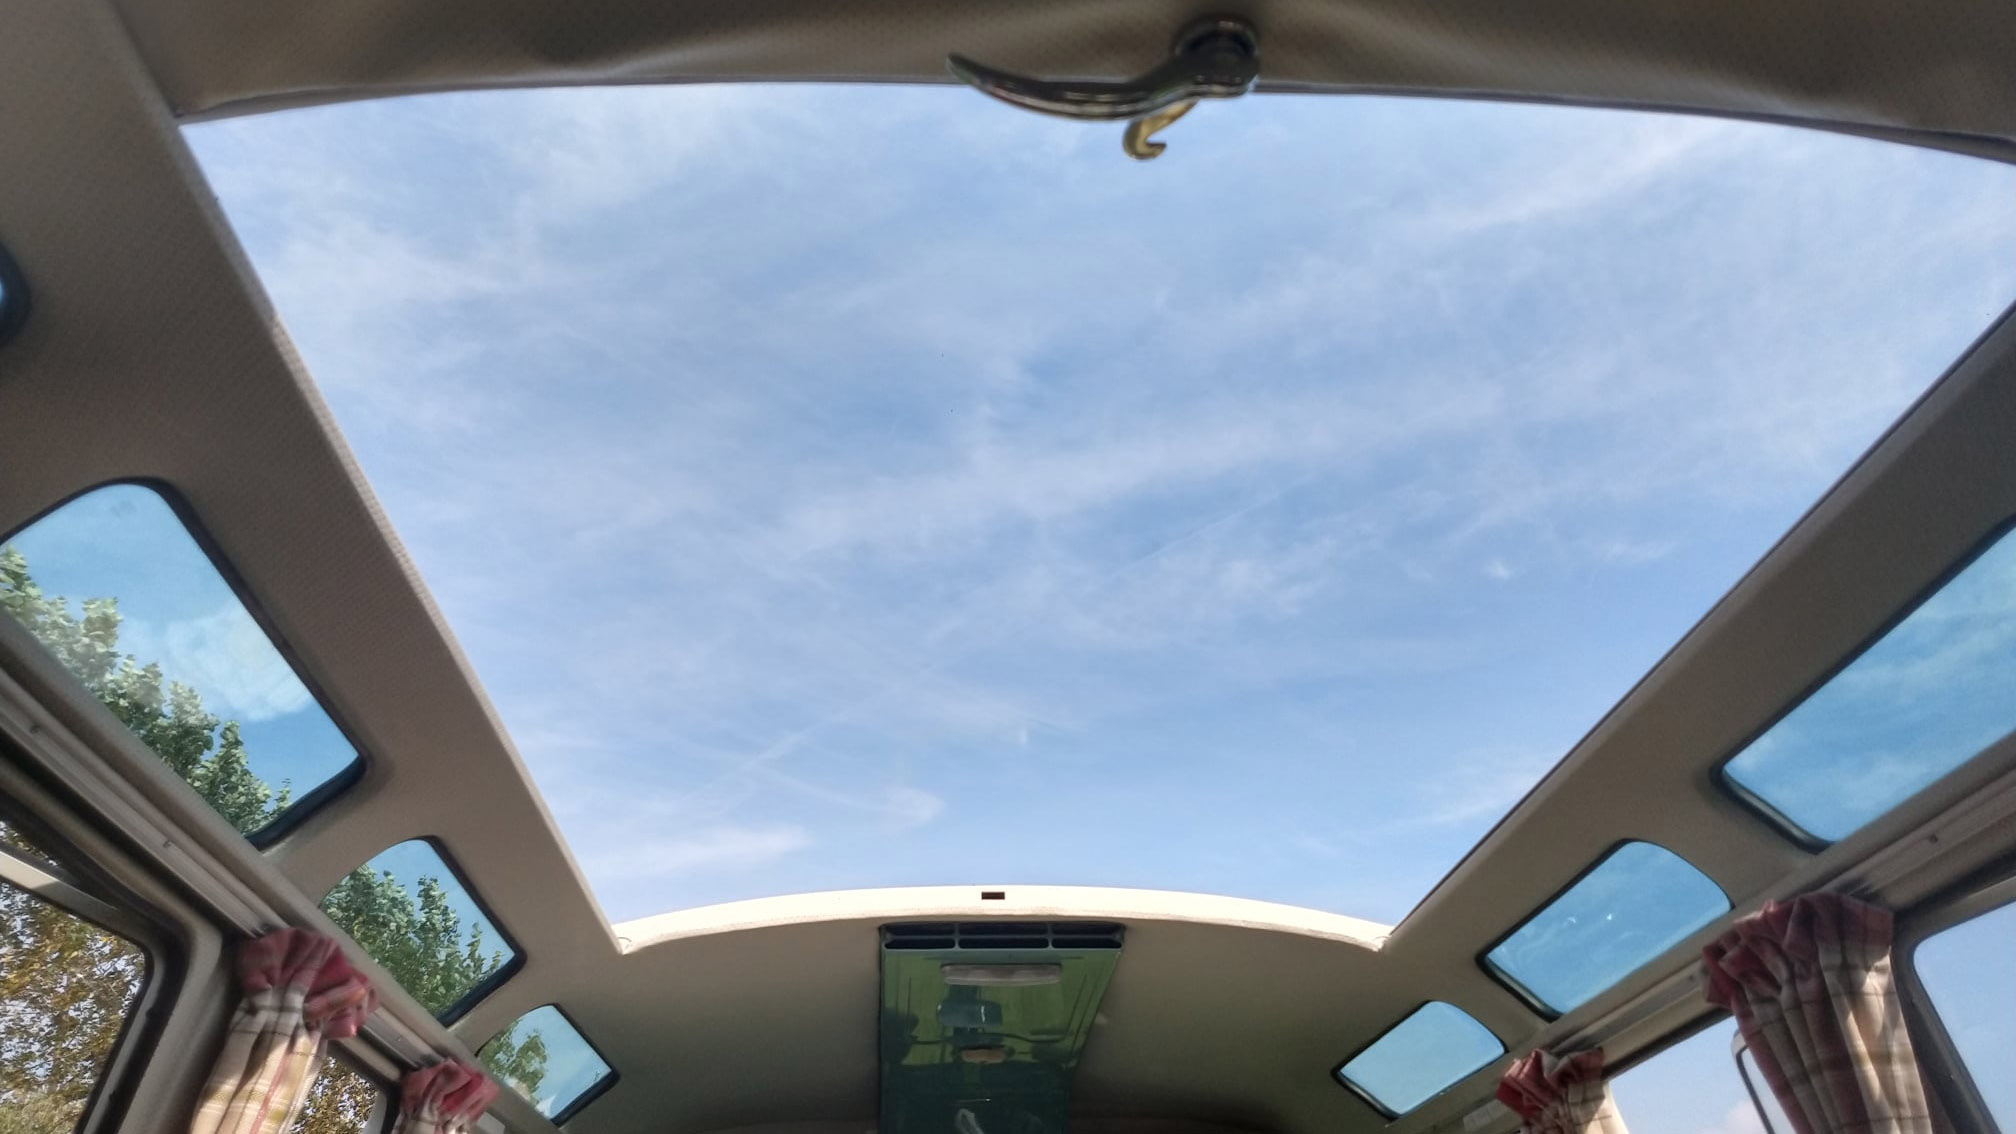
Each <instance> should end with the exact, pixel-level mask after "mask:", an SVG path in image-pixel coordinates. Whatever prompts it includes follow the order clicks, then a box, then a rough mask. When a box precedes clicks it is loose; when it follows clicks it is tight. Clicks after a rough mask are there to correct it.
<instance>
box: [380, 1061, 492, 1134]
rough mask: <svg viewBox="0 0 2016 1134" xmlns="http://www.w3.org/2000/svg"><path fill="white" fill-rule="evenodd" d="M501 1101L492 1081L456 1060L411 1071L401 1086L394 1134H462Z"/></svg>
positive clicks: (393, 1129)
mask: <svg viewBox="0 0 2016 1134" xmlns="http://www.w3.org/2000/svg"><path fill="white" fill-rule="evenodd" d="M496 1097H497V1084H496V1083H494V1082H492V1081H491V1080H490V1077H489V1076H487V1075H485V1074H483V1072H481V1071H478V1070H477V1069H475V1068H474V1067H471V1066H469V1065H468V1064H467V1063H463V1062H460V1061H456V1060H451V1061H449V1062H447V1063H436V1064H435V1065H433V1066H432V1067H422V1068H421V1069H419V1070H418V1071H410V1072H408V1073H407V1075H406V1078H405V1079H404V1080H403V1081H401V1082H400V1084H399V1124H398V1125H397V1126H394V1127H393V1128H392V1134H462V1132H463V1131H465V1130H468V1129H469V1128H470V1127H471V1126H473V1125H475V1122H476V1119H477V1118H478V1117H479V1116H481V1115H482V1113H483V1112H484V1111H485V1110H488V1109H489V1107H490V1103H491V1101H492V1100H493V1099H495V1098H496Z"/></svg>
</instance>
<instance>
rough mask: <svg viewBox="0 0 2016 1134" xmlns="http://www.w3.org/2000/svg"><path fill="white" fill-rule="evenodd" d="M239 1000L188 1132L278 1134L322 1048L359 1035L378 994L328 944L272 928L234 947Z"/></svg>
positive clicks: (288, 1121) (307, 932) (300, 932)
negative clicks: (222, 1047) (236, 949)
mask: <svg viewBox="0 0 2016 1134" xmlns="http://www.w3.org/2000/svg"><path fill="white" fill-rule="evenodd" d="M236 960H237V963H238V984H239V987H240V988H241V989H242V990H243V996H244V998H243V999H242V1000H240V1001H239V1002H238V1011H237V1012H236V1014H234V1015H233V1016H232V1019H231V1032H230V1034H229V1035H228V1036H226V1037H225V1039H224V1050H222V1051H220V1052H218V1053H217V1064H216V1067H215V1068H214V1069H213V1070H212V1071H211V1072H210V1080H209V1082H207V1083H206V1084H204V1087H203V1097H202V1101H201V1102H200V1103H199V1104H198V1105H197V1108H196V1118H195V1121H193V1122H191V1123H190V1124H189V1129H190V1132H191V1134H277V1132H279V1131H282V1130H285V1129H287V1127H288V1126H289V1125H291V1124H292V1123H293V1121H294V1115H295V1112H297V1111H298V1110H300V1108H301V1100H302V1099H303V1098H304V1097H306V1095H307V1093H308V1084H309V1081H310V1080H312V1079H313V1078H314V1077H315V1066H316V1064H317V1063H318V1062H320V1061H321V1058H322V1048H323V1044H324V1042H325V1041H327V1040H331V1039H345V1038H347V1037H350V1036H354V1035H356V1034H357V1028H358V1026H359V1025H360V1024H362V1023H363V1022H364V1017H366V1016H368V1015H370V1014H371V1010H372V1009H373V1008H375V1007H377V1006H378V994H377V993H376V992H374V991H373V990H372V988H371V982H370V981H368V980H365V979H364V977H363V976H361V975H360V974H358V973H357V972H356V971H355V970H354V969H352V968H351V967H350V962H349V961H347V960H345V959H344V957H343V950H342V949H340V948H338V947H337V945H336V942H335V940H334V939H332V938H329V937H324V936H323V935H322V934H319V933H315V932H312V931H310V930H306V929H292V928H290V929H276V930H274V931H273V932H271V933H268V934H267V935H265V936H264V937H260V938H256V939H254V940H251V941H247V942H245V943H244V944H242V945H240V946H238V955H237V958H236Z"/></svg>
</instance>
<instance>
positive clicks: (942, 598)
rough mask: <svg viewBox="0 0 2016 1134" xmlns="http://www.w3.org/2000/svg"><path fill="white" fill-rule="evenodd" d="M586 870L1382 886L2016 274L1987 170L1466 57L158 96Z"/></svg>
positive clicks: (1391, 908)
mask: <svg viewBox="0 0 2016 1134" xmlns="http://www.w3.org/2000/svg"><path fill="white" fill-rule="evenodd" d="M188 137H189V139H190V140H191V142H192V143H193V145H194V147H195V149H196V151H197V154H198V156H199V158H200V159H201V161H202V163H203V165H204V168H205V170H206V172H207V174H208V175H209V177H210V179H211V181H212V183H213V185H214V187H215V188H216V190H217V192H218V193H219V195H220V197H221V199H222V201H223V204H224V206H225V209H226V211H227V213H228V214H229V216H230V217H231V220H232V223H233V224H234V226H235V227H236V229H237V231H238V233H239V236H240V237H241V239H242V240H243V241H244V242H245V244H246V246H247V248H248V250H249V252H250V254H251V257H252V260H253V262H254V264H255V265H256V266H257V268H258V269H259V271H260V274H261V276H262V277H263V279H264V281H265V283H266V286H267V287H268V289H269V290H270V291H271V293H272V295H273V298H274V301H275V304H276V306H277V308H278V310H279V312H280V314H281V316H282V318H283V319H284V321H285V323H286V326H287V328H288V331H289V333H290V334H291V335H292V336H293V337H294V339H295V340H296V341H297V343H298V344H299V346H300V348H301V350H302V353H303V356H304V358H305V360H306V362H307V364H308V366H309V368H310V370H311V371H312V372H313V373H314V375H315V376H316V379H317V381H318V383H319V384H320V386H321V388H322V390H323V393H324V395H325V396H326V397H327V398H328V399H329V401H330V403H331V405H332V407H333V409H334V411H335V414H336V417H337V419H338V421H339V422H340V423H341V424H342V426H343V429H344V431H345V433H346V435H347V437H348V439H349V440H350V442H351V444H352V445H353V446H354V447H355V449H356V452H357V456H358V459H359V461H360V463H361V465H362V467H363V469H364V471H365V472H366V474H367V475H368V476H369V477H370V478H371V481H372V484H373V486H374V487H375V489H376V490H377V492H378V493H379V495H380V496H381V498H382V500H383V502H384V504H385V507H386V509H387V511H388V512H389V513H390V515H391V517H392V519H393V521H394V523H395V525H396V526H397V528H398V529H399V531H400V533H401V535H402V536H403V538H404V539H405V541H406V542H407V544H408V546H409V548H410V549H411V551H412V554H413V556H414V558H415V560H416V561H417V563H418V565H419V567H420V569H421V571H422V573H423V575H424V576H425V578H426V579H427V581H428V583H429V585H430V587H431V589H432V591H433V593H434V595H435V597H436V598H437V599H438V601H439V603H440V605H441V607H442V608H443V610H444V611H445V613H446V615H447V617H448V620H449V622H450V624H451V625H452V626H453V627H454V628H455V630H456V633H457V634H458V636H459V637H460V639H461V642H462V644H463V646H464V647H465V648H466V650H467V651H468V654H469V656H470V657H471V659H472V660H473V662H474V664H475V667H476V670H477V671H478V673H479V674H480V675H481V677H482V678H483V680H484V682H485V683H486V685H487V687H488V689H489V691H490V693H491V695H492V697H493V698H494V699H495V701H496V702H497V705H498V708H499V711H500V712H501V714H502V716H503V718H504V720H505V722H506V723H507V725H508V726H509V728H510V730H511V733H512V736H513V738H514V740H515V741H516V743H517V745H518V746H519V748H520V749H521V750H522V752H523V753H524V756H525V758H526V760H527V762H528V764H529V765H530V767H531V769H532V771H533V774H534V776H535V778H536V779H537V781H538V783H539V786H540V788H541V790H542V792H543V793H544V794H545V796H546V797H547V799H548V800H549V801H550V803H551V805H552V806H553V808H554V811H555V813H556V815H557V817H558V820H559V822H560V825H561V827H562V829H563V830H564V831H565V833H566V835H567V837H568V839H569V842H570V843H571V844H572V847H573V849H574V852H575V854H576V856H577V857H578V858H579V860H580V861H581V863H582V865H583V867H584V869H585V870H586V873H587V875H588V877H589V879H590V881H591V882H592V883H593V885H594V886H595V888H596V891H597V893H598V896H599V897H600V898H601V900H602V902H603V904H604V907H605V909H607V911H608V912H609V913H610V914H611V916H613V917H616V918H619V919H620V918H625V917H631V916H636V915H641V914H645V913H649V912H655V911H657V910H660V909H665V908H670V907H680V906H690V905H695V904H700V903H704V902H712V901H719V900H726V899H734V898H743V897H753V896H757V895H763V894H774V893H784V892H793V891H803V890H815V889H826V888H838V887H856V886H877V885H899V884H910V883H919V884H922V883H945V882H975V881H1001V882H1014V881H1028V882H1057V883H1087V884H1106V885H1133V886H1148V887H1159V888H1169V889H1186V890H1201V891H1216V892H1223V893H1232V894H1238V895H1243V896H1250V897H1258V898H1269V899H1274V900H1279V901H1286V902H1292V903H1298V904H1303V905H1309V906H1316V907H1323V908H1331V909H1338V910H1343V911H1348V912H1351V913H1354V914H1359V915H1363V916H1369V917H1374V918H1381V919H1385V920H1394V919H1397V918H1398V917H1399V916H1400V915H1401V914H1403V913H1404V912H1405V911H1406V910H1407V908H1409V906H1411V905H1412V904H1413V902H1414V901H1415V900H1416V899H1417V898H1418V897H1419V896H1420V895H1421V894H1422V893H1423V892H1425V891H1426V890H1427V888H1428V887H1429V886H1430V885H1431V884H1432V883H1433V881H1434V880H1435V879H1436V878H1437V877H1439V876H1440V875H1441V874H1442V873H1443V872H1444V871H1445V870H1446V869H1447V868H1448V867H1449V865H1450V864H1451V863H1453V862H1454V861H1455V860H1456V859H1457V858H1458V856H1459V855H1460V854H1461V853H1462V851H1463V850H1464V849H1465V848H1466V847H1468V846H1469V845H1470V844H1471V843H1472V842H1474V840H1475V839H1476V838H1477V837H1478V836H1479V835H1480V834H1481V833H1482V832H1483V831H1484V830H1485V829H1486V828H1487V827H1488V826H1489V824H1490V823H1491V822H1492V820H1494V819H1495V818H1496V817H1497V816H1498V815H1500V814H1501V813H1502V812H1503V811H1504V810H1505V809H1506V808H1507V807H1508V806H1509V805H1510V804H1511V803H1512V802H1513V801H1514V800H1515V799H1516V798H1517V797H1518V796H1519V794H1520V793H1521V792H1523V791H1524V790H1525V789H1526V788H1527V787H1528V786H1530V785H1531V784H1532V783H1533V782H1534V781H1535V780H1536V779H1537V778H1538V776H1539V775H1540V774H1541V773H1542V772H1543V771H1544V770H1545V769H1546V768H1547V767H1548V766H1549V765H1551V764H1552V762H1553V761H1555V760H1556V759H1558V758H1559V757H1560V756H1561V755H1562V754H1563V753H1564V752H1565V751H1566V750H1567V749H1568V747H1569V746H1570V745H1572V744H1573V743H1574V742H1575V741H1576V739H1577V738H1578V737H1580V736H1581V735H1582V733H1583V732H1584V731H1585V730H1586V729H1588V728H1589V727H1590V726H1591V725H1592V724H1593V723H1594V722H1595V721H1596V720H1597V719H1598V718H1599V717H1600V716H1601V714H1602V713H1603V712H1604V711H1605V710H1607V709H1608V708H1609V707H1610V706H1611V705H1612V704H1613V703H1614V702H1615V701H1616V700H1617V698H1618V697H1619V696H1620V695H1622V694H1623V693H1624V692H1625V691H1626V690H1627V689H1628V688H1629V687H1630V686H1631V684H1632V683H1633V682H1634V681H1635V680H1636V679H1637V678H1638V677H1639V676H1640V675H1642V674H1643V673H1644V672H1645V671H1646V669H1647V668H1648V667H1649V666H1651V665H1652V664H1653V663H1654V662H1655V661H1656V660H1657V659H1658V658H1659V656H1660V655H1661V653H1662V652H1663V651H1664V650H1665V649H1666V648H1667V647H1668V646H1670V645H1671V644H1672V643H1673V641H1674V640H1675V639H1677V638H1678V637H1679V636H1680V635H1681V634H1682V633H1684V632H1685V631H1686V629H1687V628H1688V627H1689V626H1690V625H1692V623H1693V622H1694V621H1695V620H1696V619H1697V618H1698V617H1699V616H1700V615H1701V614H1702V613H1703V612H1704V611H1705V610H1706V609H1707V608H1708V607H1709V605H1710V604H1711V603H1712V602H1713V601H1714V600H1715V599H1716V598H1717V597H1718V596H1720V595H1721V594H1722V593H1723V592H1724V591H1725V590H1726V589H1727V588H1728V587H1729V586H1730V585H1731V584H1732V583H1733V582H1734V581H1735V580H1736V579H1737V578H1738V577H1739V576H1740V575H1741V573H1742V572H1743V571H1744V570H1745V569H1746V568H1747V567H1748V566H1749V565H1750V564H1751V563H1753V562H1754V561H1755V560H1756V559H1757V557H1758V556H1759V555H1761V554H1762V553H1763V552H1764V551H1765V550H1766V549H1767V548H1768V547H1769V546H1770V544H1771V542H1772V541H1773V540H1774V539H1775V538H1776V537H1777V536H1778V535H1779V534H1780V533H1781V532H1783V531H1784V530H1785V528H1786V527H1787V526H1788V525H1789V524H1790V523H1791V522H1792V521H1793V520H1795V519H1796V518H1797V517H1798V515H1799V514H1800V513H1801V511H1802V510H1803V509H1804V508H1805V507H1806V506H1807V505H1809V504H1810V503H1811V502H1812V501H1813V500H1814V499H1815V498H1816V497H1817V496H1818V495H1819V494H1820V493H1821V492H1822V491H1824V490H1825V488H1826V487H1827V485H1828V484H1829V483H1830V482H1831V481H1832V480H1833V479H1834V478H1835V477H1837V476H1838V475H1839V474H1840V473H1841V472H1842V471H1843V470H1844V469H1845V468H1846V467H1847V466H1848V465H1849V464H1850V463H1851V462H1852V461H1853V459H1854V458H1855V456H1856V455H1857V454H1858V453H1860V452H1861V451H1862V450H1863V449H1865V448H1866V447H1867V446H1868V445H1869V444H1870V443H1871V442H1872V441H1873V440H1875V439H1876V437H1877V436H1878V435H1879V434H1880V433H1881V431H1882V430H1883V428H1884V427H1885V426H1886V425H1887V424H1888V423H1889V422H1890V421H1892V420H1893V419H1894V418H1895V417H1896V416H1897V415H1898V414H1899V413H1900V412H1902V410H1903V409H1904V408H1905V407H1906V406H1907V405H1908V404H1909V403H1910V401H1911V400H1912V399H1913V398H1914V397H1915V396H1916V395H1917V394H1919V393H1920V392H1921V391H1923V390H1924V389H1925V388H1926V386H1927V385H1928V384H1929V383H1931V382H1932V381H1933V380H1934V379H1935V378H1936V377H1937V376H1938V375H1939V373H1940V372H1941V371H1943V370H1944V369H1945V368H1946V367H1947V365H1949V364H1950V363H1951V362H1952V361H1953V360H1954V358H1955V357H1956V356H1957V355H1958V354H1959V353H1960V352H1961V351H1962V350H1963V349H1964V348H1965V347H1966V345H1967V344H1968V342H1969V341H1970V340H1971V339H1972V338H1973V337H1974V336H1975V335H1976V334H1978V333H1979V332H1980V330H1981V329H1982V328H1983V327H1985V326H1986V325H1987V324H1988V323H1989V322H1990V320H1991V319H1993V317H1994V316H1995V315H1996V314H1997V313H1998V312H1999V311H2001V310H2002V309H2003V308H2004V306H2005V305H2006V304H2007V303H2008V301H2009V299H2010V297H2011V295H2012V292H2016V255H2012V252H2016V214H2012V213H2011V212H2010V210H2009V209H2008V208H2007V202H2008V201H2009V200H2010V197H2011V191H2012V189H2016V171H2012V170H2010V169H2007V168H2004V167H2000V166H1996V165H1991V164H1988V163H1983V162H1977V161H1973V160H1970V159H1965V158H1959V157H1954V156H1951V155H1946V154H1941V153H1934V152H1929V151H1920V150H1913V149H1908V148H1903V147H1897V146H1890V145H1885V144H1881V143H1876V142H1870V141H1865V140H1860V139H1853V138H1845V137H1837V136H1831V135H1823V134H1817V133H1807V132H1800V131H1795V130H1791V129H1788V128H1780V127H1768V126H1759V125H1748V124H1737V123H1728V122H1718V121H1707V120H1696V119H1683V118H1673V117H1662V116H1655V115H1644V114H1629V113H1623V112H1613V111H1598V110H1584V109H1569V108H1559V107H1540V106H1510V105H1491V104H1483V103H1466V102H1458V101H1448V100H1440V101H1437V100H1402V99H1377V98H1319V97H1290V96H1256V97H1253V98H1250V99H1246V100H1242V101H1240V102H1238V103H1233V104H1225V105H1209V106H1205V107H1203V108H1201V109H1200V110H1198V111H1197V112H1196V113H1194V114H1192V115H1190V116H1189V117H1188V118H1186V119H1185V120H1184V121H1183V122H1182V123H1181V125H1180V129H1179V130H1176V131H1172V132H1171V134H1170V136H1169V139H1168V140H1169V141H1170V143H1171V148H1170V150H1169V152H1168V153H1167V154H1166V155H1165V156H1164V157H1163V158H1161V159H1160V160H1158V161H1156V162H1153V163H1150V164H1135V163H1130V162H1128V161H1126V160H1125V159H1124V158H1122V157H1121V156H1120V155H1119V153H1118V149H1117V142H1116V138H1115V135H1114V132H1113V131H1112V130H1110V129H1099V128H1093V127H1085V126H1080V125H1076V124H1072V123H1065V122H1054V121H1048V120H1043V119H1037V118H1033V117H1029V116H1025V115H1019V114H1016V113H1014V112H1011V111H1008V110H1004V109H1003V108H1001V107H999V106H996V105H993V104H990V103H988V102H986V101H985V100H983V99H981V98H979V97H978V96H976V95H973V94H971V93H970V92H965V91H960V90H956V89H949V88H947V89H925V88H900V87H889V88H834V87H790V88H786V87H691V88H678V89H646V88H627V89H606V90H579V89H577V90H561V91H526V92H503V93H488V94H482V95H467V96H437V97H427V98H413V99H399V100H390V101H382V102H371V103H361V104H356V105H351V106H342V107H332V108H323V109H317V110H312V111H301V112H290V113H282V114H276V115H272V116H266V117H260V118H252V119H241V120H232V121H226V122H221V123H217V124H213V125H206V126H199V127H193V128H191V129H190V130H189V131H188Z"/></svg>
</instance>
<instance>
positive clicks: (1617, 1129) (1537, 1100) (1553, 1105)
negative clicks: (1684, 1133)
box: [1498, 1048, 1627, 1134]
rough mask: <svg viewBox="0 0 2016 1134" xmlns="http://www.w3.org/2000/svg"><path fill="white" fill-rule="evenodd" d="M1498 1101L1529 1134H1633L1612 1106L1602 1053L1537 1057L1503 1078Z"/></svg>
mask: <svg viewBox="0 0 2016 1134" xmlns="http://www.w3.org/2000/svg"><path fill="white" fill-rule="evenodd" d="M1498 1101H1499V1102H1501V1103H1504V1104H1505V1105H1506V1106H1508V1107H1511V1108H1512V1110H1513V1112H1514V1113H1516V1114H1517V1115H1518V1116H1519V1118H1520V1123H1521V1129H1523V1130H1524V1131H1525V1132H1526V1134H1627V1131H1626V1130H1625V1129H1624V1119H1623V1118H1622V1117H1621V1116H1620V1115H1618V1113H1617V1104H1616V1103H1614V1102H1611V1101H1610V1083H1609V1081H1608V1080H1607V1079H1605V1078H1604V1077H1603V1052H1602V1050H1601V1049H1600V1048H1599V1049H1597V1050H1595V1051H1583V1052H1577V1053H1576V1054H1574V1055H1570V1056H1567V1057H1566V1058H1559V1057H1556V1056H1554V1055H1553V1054H1551V1053H1549V1052H1545V1051H1535V1052H1531V1053H1530V1054H1528V1055H1527V1056H1526V1057H1525V1058H1523V1059H1521V1060H1519V1061H1518V1062H1517V1063H1514V1064H1513V1065H1512V1066H1511V1067H1509V1068H1507V1069H1506V1071H1505V1074H1504V1075H1503V1076H1501V1077H1500V1078H1499V1080H1498Z"/></svg>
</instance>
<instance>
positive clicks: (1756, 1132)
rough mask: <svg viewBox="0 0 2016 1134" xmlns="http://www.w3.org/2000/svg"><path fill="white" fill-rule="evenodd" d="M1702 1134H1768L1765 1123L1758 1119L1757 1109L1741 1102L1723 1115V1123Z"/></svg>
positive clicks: (1707, 1129) (1705, 1130)
mask: <svg viewBox="0 0 2016 1134" xmlns="http://www.w3.org/2000/svg"><path fill="white" fill-rule="evenodd" d="M1701 1134H1768V1132H1767V1131H1766V1130H1765V1129H1764V1123H1763V1121H1762V1120H1761V1119H1759V1118H1758V1117H1757V1108H1756V1107H1754V1106H1752V1105H1751V1104H1750V1103H1748V1102H1740V1103H1737V1104H1736V1105H1734V1106H1732V1107H1730V1108H1729V1109H1728V1111H1726V1112H1725V1113H1724V1114H1723V1115H1722V1121H1720V1122H1717V1123H1715V1124H1714V1125H1713V1126H1710V1127H1708V1128H1706V1129H1704V1130H1702V1131H1701Z"/></svg>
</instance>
